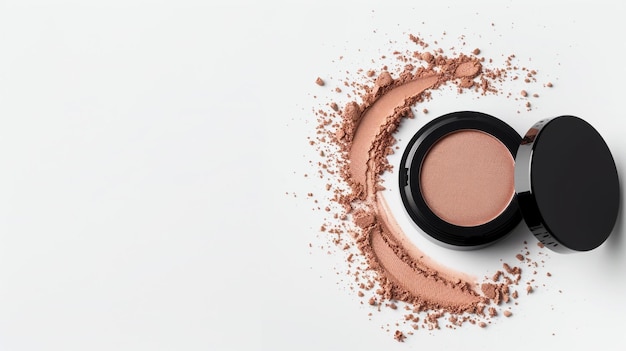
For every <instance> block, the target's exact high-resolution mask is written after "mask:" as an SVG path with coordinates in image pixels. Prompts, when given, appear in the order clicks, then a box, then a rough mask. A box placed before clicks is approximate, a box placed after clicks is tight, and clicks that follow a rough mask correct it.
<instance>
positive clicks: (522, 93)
mask: <svg viewBox="0 0 626 351" xmlns="http://www.w3.org/2000/svg"><path fill="white" fill-rule="evenodd" d="M520 94H521V95H522V96H523V97H527V96H528V92H527V91H526V90H522V91H520Z"/></svg>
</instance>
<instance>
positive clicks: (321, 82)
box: [315, 77, 326, 87]
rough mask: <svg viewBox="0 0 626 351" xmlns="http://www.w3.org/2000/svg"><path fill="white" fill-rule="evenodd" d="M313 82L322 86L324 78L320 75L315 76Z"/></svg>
mask: <svg viewBox="0 0 626 351" xmlns="http://www.w3.org/2000/svg"><path fill="white" fill-rule="evenodd" d="M315 84H317V85H319V86H321V87H323V86H324V85H325V84H326V83H325V82H324V80H323V79H322V78H320V77H317V79H316V80H315Z"/></svg>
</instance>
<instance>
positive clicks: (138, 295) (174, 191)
mask: <svg viewBox="0 0 626 351" xmlns="http://www.w3.org/2000/svg"><path fill="white" fill-rule="evenodd" d="M624 10H625V8H624V5H622V3H620V2H617V1H615V2H611V3H609V2H606V3H599V2H598V1H594V2H589V3H579V2H573V3H572V2H563V3H556V2H547V1H541V2H532V1H523V2H520V3H512V2H510V1H509V2H495V1H494V2H493V3H489V2H485V1H482V2H481V1H473V2H466V3H464V4H460V3H459V4H451V3H445V2H442V1H429V2H425V1H417V0H416V1H404V2H402V3H391V2H388V1H385V2H380V3H379V4H376V3H373V2H372V3H370V2H362V1H360V2H354V4H352V3H338V2H335V1H332V2H331V1H329V2H323V1H322V2H316V4H315V5H288V4H287V3H286V2H281V1H266V2H253V1H250V2H247V3H244V2H226V1H225V2H223V3H215V2H214V1H213V2H211V1H208V2H207V1H196V2H194V1H139V0H126V1H98V2H96V1H56V2H46V1H40V2H37V1H0V123H1V124H0V167H1V168H0V170H1V171H0V350H10V351H13V350H243V349H249V350H340V349H357V348H358V349H360V350H379V349H385V350H388V349H402V350H405V349H408V348H411V349H417V348H420V349H424V348H426V347H431V349H451V348H452V347H457V348H461V347H463V348H464V349H494V348H496V347H498V348H501V347H504V348H507V349H513V350H517V349H519V350H521V349H525V350H527V349H533V348H534V349H544V348H547V347H557V346H558V347H577V349H588V348H591V347H594V346H596V345H597V343H598V342H600V343H602V344H603V345H609V346H608V348H609V349H619V348H620V345H621V343H623V342H624V341H625V339H626V337H625V336H624V333H623V327H624V322H623V320H624V312H626V301H625V300H624V296H625V295H626V280H625V279H624V277H625V273H626V260H625V259H624V255H623V252H624V248H625V245H626V244H625V243H624V239H623V233H622V231H623V230H624V218H623V215H620V219H619V222H618V225H617V227H616V230H615V232H614V233H613V235H612V236H611V238H610V239H609V241H608V242H607V243H605V244H604V245H603V246H602V247H601V248H599V249H597V250H595V251H593V252H591V253H584V254H576V255H557V254H550V255H549V257H550V258H549V259H548V260H547V261H546V264H545V268H542V269H543V270H542V271H541V274H539V275H541V277H539V275H538V276H537V285H538V286H539V288H538V289H537V291H536V292H535V294H533V295H530V296H525V295H524V294H523V296H522V297H521V298H520V304H519V306H515V307H514V309H513V312H514V315H513V317H511V318H509V319H506V320H504V319H503V318H499V319H495V320H494V321H493V322H492V324H491V325H489V327H488V328H485V329H480V328H477V327H473V326H467V327H463V328H461V329H458V330H441V331H432V332H429V331H426V330H420V331H419V332H417V333H416V335H414V336H413V337H411V338H410V339H409V340H407V343H405V344H400V343H397V342H395V341H394V340H393V339H392V337H391V334H390V333H388V332H385V331H384V330H383V329H381V326H383V325H385V324H386V323H393V322H395V321H397V320H398V317H400V314H399V313H396V314H393V313H390V312H382V313H374V315H373V317H372V318H371V320H370V319H369V318H368V316H367V314H368V313H369V312H372V311H371V310H370V309H369V308H367V307H365V306H363V305H361V304H360V303H359V302H360V300H359V299H358V298H357V297H356V295H355V294H354V293H353V292H350V291H348V289H347V288H346V286H347V285H346V284H345V282H344V281H342V280H344V279H346V277H345V276H344V275H343V272H344V271H345V268H346V267H345V266H344V262H343V259H342V258H341V257H339V256H338V255H327V254H326V250H322V249H319V248H318V246H320V245H325V243H326V241H325V239H324V238H323V237H322V236H320V235H319V233H318V228H319V225H320V223H321V222H320V219H321V217H322V215H323V214H322V213H319V212H315V211H312V210H311V207H313V204H312V202H311V201H310V200H308V199H306V196H305V194H306V193H307V192H309V191H313V192H317V193H321V192H322V190H321V187H322V183H320V184H318V182H315V181H313V180H311V178H305V177H304V176H303V174H305V173H311V174H312V172H313V171H312V169H313V168H311V167H309V165H308V161H309V160H311V159H314V151H313V150H312V148H311V147H310V146H309V145H308V143H307V141H306V137H307V136H309V135H312V133H313V128H314V125H315V119H314V116H313V114H312V110H313V108H316V107H319V104H320V103H321V102H324V101H325V100H322V98H321V97H323V96H333V95H332V92H331V89H332V87H334V85H332V84H335V83H332V84H329V86H327V87H324V88H320V87H318V86H316V85H315V84H314V81H315V78H316V77H317V76H322V77H324V78H326V79H328V80H329V82H333V80H332V79H330V76H333V77H334V78H335V79H337V78H340V77H342V76H344V75H345V74H344V75H342V74H341V73H340V72H342V71H343V70H350V71H355V70H356V69H357V68H362V67H367V65H368V64H370V63H371V62H370V61H369V60H370V59H371V58H376V57H378V56H380V55H381V54H387V55H388V54H389V50H390V48H393V49H401V50H403V48H404V45H408V44H407V40H406V37H407V34H408V33H421V34H422V35H423V36H424V37H425V38H426V39H429V38H430V39H435V40H436V39H441V38H442V33H443V32H444V31H445V32H446V33H447V34H446V36H445V38H447V39H448V40H450V41H451V43H453V44H454V43H458V40H457V38H458V37H459V36H460V35H466V39H465V41H466V42H467V43H468V46H469V47H468V48H467V49H468V51H469V50H471V49H473V48H474V47H479V48H481V49H482V51H483V55H485V57H494V58H496V59H500V60H502V59H503V56H502V55H505V56H506V55H508V54H511V53H515V54H516V55H517V57H518V59H519V60H520V62H523V63H527V65H528V67H532V68H536V69H538V70H539V76H538V77H539V78H540V80H541V81H552V82H553V83H554V85H555V87H554V88H553V89H551V90H541V91H540V94H541V97H540V98H539V99H538V100H537V103H536V104H535V105H536V108H535V109H533V111H532V112H530V113H527V112H526V111H524V109H523V108H521V106H522V103H521V102H519V101H515V100H513V99H506V98H505V97H503V96H500V97H487V98H481V99H476V98H475V96H473V95H471V94H468V95H464V96H457V95H456V94H455V93H453V92H452V91H451V90H445V89H444V90H443V91H441V92H437V93H436V94H435V98H434V99H433V101H432V102H431V103H429V105H428V108H429V109H430V110H431V115H430V116H432V117H434V116H436V115H437V114H441V113H446V112H450V111H452V110H456V109H474V110H479V111H483V112H488V113H492V114H494V115H497V116H499V117H500V118H502V119H504V120H506V121H507V122H509V123H510V124H511V125H512V126H513V127H514V128H516V129H517V130H518V131H519V132H520V133H523V132H524V131H525V128H528V127H529V126H530V125H532V123H534V122H535V121H536V120H538V119H541V118H544V117H550V116H555V115H559V114H575V115H579V116H581V117H584V118H585V119H586V120H587V121H589V122H590V123H592V124H593V125H594V126H595V127H596V128H597V129H598V130H599V131H600V132H601V134H602V135H603V136H604V138H605V140H606V141H607V143H608V144H609V146H610V148H611V149H612V151H613V154H614V157H615V159H616V163H617V165H618V170H619V172H620V175H621V177H622V178H624V177H625V176H626V162H625V161H624V159H625V157H626V138H624V132H626V115H625V113H624V107H623V101H624V93H625V88H624V84H623V82H624V78H625V77H626V65H625V64H624V59H623V52H624V45H625V44H624V40H623V33H626V28H625V22H624V21H623V14H624V13H625V12H624ZM491 23H494V25H493V26H492V25H491ZM389 41H397V44H394V45H392V44H390V43H389ZM444 41H445V39H444ZM341 55H343V56H344V59H343V60H341V61H340V60H338V58H339V56H341ZM529 59H532V61H530V60H529ZM333 61H334V62H333ZM537 86H540V85H537ZM508 87H509V88H510V89H511V90H512V91H519V89H521V88H522V87H523V86H521V85H519V86H517V85H508ZM313 95H319V96H320V98H318V99H314V98H313V97H312V96H313ZM518 109H521V110H522V113H520V114H517V113H516V111H517V110H518ZM426 121H427V119H421V120H419V119H416V120H415V121H411V123H413V124H407V125H406V128H404V127H405V126H404V125H403V129H402V130H401V133H404V134H402V135H401V139H402V140H404V141H405V142H406V141H407V140H408V137H409V136H410V135H411V134H412V133H413V132H414V131H415V130H416V128H418V127H419V124H423V123H425V122H426ZM401 142H402V141H401ZM394 157H398V155H395V156H394ZM394 160H395V159H394ZM392 161H393V160H392ZM393 162H395V161H393ZM392 176H393V175H392ZM390 182H391V180H390ZM393 190H395V189H390V191H388V193H387V197H388V199H389V202H390V203H391V205H392V207H394V209H395V210H396V212H395V213H397V217H398V220H399V222H400V224H401V225H402V226H404V227H406V230H407V231H409V232H410V231H411V228H412V227H411V224H410V222H409V221H408V220H407V219H406V217H405V216H403V215H402V213H403V212H402V209H401V208H400V207H398V206H399V202H398V199H397V197H394V196H396V195H397V194H395V193H394V192H393ZM286 192H287V193H289V195H286V194H285V193H286ZM293 193H295V194H296V197H295V198H294V196H293ZM622 193H623V191H622ZM415 240H416V241H417V244H418V246H420V247H421V248H422V249H423V250H424V251H426V252H427V253H428V254H429V255H432V256H433V257H435V258H436V259H438V260H440V261H442V262H443V263H445V264H447V265H449V266H451V267H453V268H457V269H460V268H463V269H464V270H466V271H468V272H470V273H472V274H475V275H477V276H479V277H480V276H481V275H483V274H487V273H486V272H492V271H493V270H495V269H498V268H499V259H505V260H508V259H510V258H511V257H513V256H514V255H515V254H516V253H517V252H519V250H520V248H521V247H522V246H523V244H522V243H521V242H522V241H523V240H528V242H529V246H530V247H531V249H533V250H535V249H536V247H535V246H534V242H533V241H532V240H534V239H533V238H532V237H531V236H530V234H529V233H528V232H527V231H526V230H524V228H523V226H520V227H519V228H518V229H517V230H516V231H515V233H513V235H512V236H511V237H509V238H508V239H507V240H505V241H504V242H502V243H499V244H497V245H495V246H493V247H490V248H488V249H486V250H480V251H474V252H470V253H459V252H456V251H449V250H444V249H441V248H438V247H436V246H434V245H432V244H430V243H427V242H423V239H422V238H421V237H420V236H419V235H416V236H415ZM309 243H312V244H313V246H314V247H313V248H310V247H309ZM535 251H536V250H535ZM547 271H549V272H551V273H552V274H553V277H551V278H549V279H547V278H545V275H544V274H545V272H547ZM543 284H545V286H543ZM559 290H561V291H562V293H560V292H559ZM392 331H393V328H392ZM605 348H606V346H605Z"/></svg>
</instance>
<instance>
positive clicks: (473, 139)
mask: <svg viewBox="0 0 626 351" xmlns="http://www.w3.org/2000/svg"><path fill="white" fill-rule="evenodd" d="M399 180H400V194H401V197H402V201H403V203H404V207H405V208H406V210H407V212H408V214H409V215H410V216H411V218H412V219H413V221H414V222H415V223H416V224H417V225H418V226H419V227H420V228H421V229H422V230H423V231H424V232H425V234H427V236H428V237H429V238H432V239H434V240H435V241H436V242H437V243H440V244H443V245H445V246H448V247H452V248H457V249H475V248H480V247H483V246H486V245H489V244H492V243H494V242H496V241H497V240H499V239H501V238H503V237H505V236H506V235H507V234H508V233H510V232H511V230H512V229H513V228H514V227H515V226H517V224H518V223H519V222H520V220H521V219H522V218H524V220H525V221H526V224H527V225H528V227H529V228H530V230H531V231H532V232H533V234H534V235H535V236H536V237H537V238H538V239H539V240H540V241H541V242H542V243H543V244H544V245H545V246H547V247H549V248H551V249H553V250H555V251H559V252H571V251H588V250H591V249H594V248H596V247H598V246H599V245H600V244H602V243H603V242H604V241H605V240H606V238H607V237H608V236H609V235H610V233H611V231H612V230H613V227H614V225H615V222H616V219H617V214H618V209H619V180H618V176H617V169H616V167H615V162H614V160H613V157H612V156H611V152H610V150H609V148H608V146H607V145H606V143H605V142H604V140H603V139H602V137H601V136H600V134H599V133H598V132H597V131H596V130H595V129H594V128H593V127H592V126H591V125H590V124H589V123H587V122H585V121H584V120H582V119H580V118H578V117H574V116H560V117H556V118H552V119H546V120H542V121H539V122H538V123H536V124H535V125H534V126H533V127H532V128H530V130H529V131H528V133H526V135H525V136H524V137H523V138H522V137H520V135H519V134H518V133H517V132H516V131H515V130H514V129H513V128H511V127H510V126H509V125H508V124H506V123H505V122H503V121H501V120H499V119H497V118H495V117H492V116H489V115H487V114H484V113H480V112H471V111H463V112H454V113H450V114H447V115H444V116H441V117H439V118H436V119H434V120H433V121H431V122H430V123H428V124H427V125H425V126H424V127H423V128H421V129H420V130H419V131H418V132H417V133H416V134H415V136H414V137H413V138H412V139H411V141H410V142H409V144H408V146H407V148H406V150H405V151H404V154H403V156H402V163H401V167H400V179H399Z"/></svg>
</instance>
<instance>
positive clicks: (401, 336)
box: [393, 330, 406, 342]
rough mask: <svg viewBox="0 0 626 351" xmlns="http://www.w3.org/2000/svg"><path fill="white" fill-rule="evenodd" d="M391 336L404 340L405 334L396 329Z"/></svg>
mask: <svg viewBox="0 0 626 351" xmlns="http://www.w3.org/2000/svg"><path fill="white" fill-rule="evenodd" d="M393 338H394V339H396V340H397V341H398V342H404V339H406V336H404V333H403V332H401V331H399V330H396V332H395V333H394V334H393Z"/></svg>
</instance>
